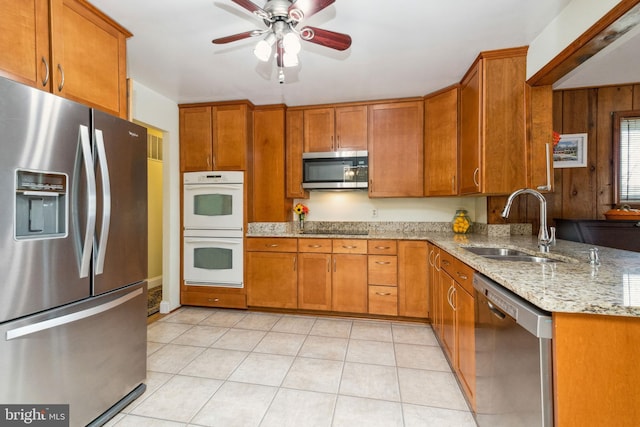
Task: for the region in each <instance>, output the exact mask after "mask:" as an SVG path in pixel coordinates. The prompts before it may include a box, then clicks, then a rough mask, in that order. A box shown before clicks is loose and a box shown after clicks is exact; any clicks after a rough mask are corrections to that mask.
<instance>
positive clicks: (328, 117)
mask: <svg viewBox="0 0 640 427" xmlns="http://www.w3.org/2000/svg"><path fill="white" fill-rule="evenodd" d="M334 135H335V117H334V109H333V108H314V109H309V110H304V151H305V152H307V153H308V152H324V151H334V150H335V143H334Z"/></svg>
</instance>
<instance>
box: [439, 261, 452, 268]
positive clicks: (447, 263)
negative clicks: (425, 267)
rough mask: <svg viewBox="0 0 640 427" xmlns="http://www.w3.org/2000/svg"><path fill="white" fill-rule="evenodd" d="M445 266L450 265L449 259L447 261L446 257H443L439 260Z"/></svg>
mask: <svg viewBox="0 0 640 427" xmlns="http://www.w3.org/2000/svg"><path fill="white" fill-rule="evenodd" d="M440 262H441V263H442V264H443V265H444V266H445V267H448V266H450V265H451V263H450V262H449V261H447V260H446V259H443V260H442V261H440Z"/></svg>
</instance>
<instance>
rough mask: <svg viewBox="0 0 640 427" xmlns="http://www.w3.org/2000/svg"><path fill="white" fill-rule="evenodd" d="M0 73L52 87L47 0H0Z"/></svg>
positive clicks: (38, 86)
mask: <svg viewBox="0 0 640 427" xmlns="http://www.w3.org/2000/svg"><path fill="white" fill-rule="evenodd" d="M0 28H2V37H0V52H2V55H0V76H2V77H7V78H9V79H12V80H16V81H19V82H21V83H24V84H27V85H29V86H33V87H37V88H40V89H43V90H46V91H48V90H49V87H50V82H51V68H50V67H51V63H50V61H49V4H48V2H47V0H21V1H14V0H2V1H0Z"/></svg>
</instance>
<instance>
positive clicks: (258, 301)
mask: <svg viewBox="0 0 640 427" xmlns="http://www.w3.org/2000/svg"><path fill="white" fill-rule="evenodd" d="M297 276H298V273H297V256H296V254H295V253H283V252H248V253H247V305H249V306H256V307H273V308H297V306H298V290H297V282H298V280H297Z"/></svg>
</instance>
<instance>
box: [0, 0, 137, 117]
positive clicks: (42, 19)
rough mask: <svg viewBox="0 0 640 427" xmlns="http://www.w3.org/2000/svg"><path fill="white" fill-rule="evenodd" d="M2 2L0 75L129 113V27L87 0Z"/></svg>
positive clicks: (118, 112) (114, 111) (116, 112)
mask: <svg viewBox="0 0 640 427" xmlns="http://www.w3.org/2000/svg"><path fill="white" fill-rule="evenodd" d="M0 3H1V4H2V5H1V9H2V13H0V28H1V29H2V34H3V36H2V37H1V38H0V51H1V52H2V55H1V57H0V76H3V77H7V78H10V79H13V80H16V81H19V82H21V83H25V84H28V85H30V86H33V87H37V88H39V89H42V90H45V91H48V92H52V93H54V94H56V95H60V96H63V97H65V98H68V99H72V100H74V101H77V102H81V103H83V104H86V105H88V106H90V107H94V108H98V109H100V110H102V111H105V112H107V113H110V114H114V115H117V116H120V117H123V118H126V117H127V88H126V84H127V83H126V39H127V38H128V37H131V33H130V32H128V31H127V30H126V29H124V28H122V27H121V26H120V25H118V24H117V23H116V22H114V21H112V20H111V19H109V18H108V17H107V16H106V15H104V14H103V13H102V12H100V11H99V10H98V9H96V8H95V7H94V6H92V5H90V4H89V3H87V2H86V1H84V0H49V1H47V0H31V1H10V0H2V1H1V2H0Z"/></svg>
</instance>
